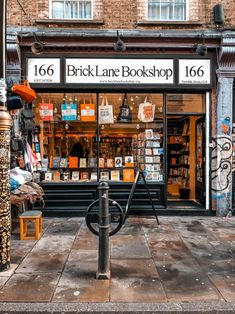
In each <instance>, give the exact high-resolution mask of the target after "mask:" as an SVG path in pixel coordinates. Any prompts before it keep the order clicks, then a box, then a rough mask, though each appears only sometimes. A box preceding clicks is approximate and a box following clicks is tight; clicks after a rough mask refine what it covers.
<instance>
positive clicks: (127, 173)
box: [123, 169, 135, 182]
mask: <svg viewBox="0 0 235 314" xmlns="http://www.w3.org/2000/svg"><path fill="white" fill-rule="evenodd" d="M134 180H135V172H134V169H124V170H123V181H124V182H133V181H134Z"/></svg>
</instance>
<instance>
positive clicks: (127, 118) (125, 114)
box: [117, 94, 132, 122]
mask: <svg viewBox="0 0 235 314" xmlns="http://www.w3.org/2000/svg"><path fill="white" fill-rule="evenodd" d="M131 119H132V114H131V108H130V107H129V106H128V102H127V95H126V94H125V95H124V98H123V102H122V105H121V107H120V112H119V115H118V119H117V120H118V122H131Z"/></svg>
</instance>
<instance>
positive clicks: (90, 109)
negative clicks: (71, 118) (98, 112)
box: [80, 100, 95, 122]
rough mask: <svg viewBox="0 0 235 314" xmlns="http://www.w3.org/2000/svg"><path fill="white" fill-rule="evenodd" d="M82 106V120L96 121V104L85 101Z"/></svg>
mask: <svg viewBox="0 0 235 314" xmlns="http://www.w3.org/2000/svg"><path fill="white" fill-rule="evenodd" d="M80 108H81V121H85V122H89V121H95V104H92V103H91V101H90V104H86V103H85V100H84V103H83V104H81V105H80Z"/></svg>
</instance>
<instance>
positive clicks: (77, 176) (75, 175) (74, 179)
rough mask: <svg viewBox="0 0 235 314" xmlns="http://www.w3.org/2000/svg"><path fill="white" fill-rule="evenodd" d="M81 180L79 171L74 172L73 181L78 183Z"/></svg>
mask: <svg viewBox="0 0 235 314" xmlns="http://www.w3.org/2000/svg"><path fill="white" fill-rule="evenodd" d="M78 180H79V171H73V172H72V181H78Z"/></svg>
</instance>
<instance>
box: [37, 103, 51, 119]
mask: <svg viewBox="0 0 235 314" xmlns="http://www.w3.org/2000/svg"><path fill="white" fill-rule="evenodd" d="M53 107H54V106H53V104H39V115H40V120H42V121H52V120H53Z"/></svg>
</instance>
